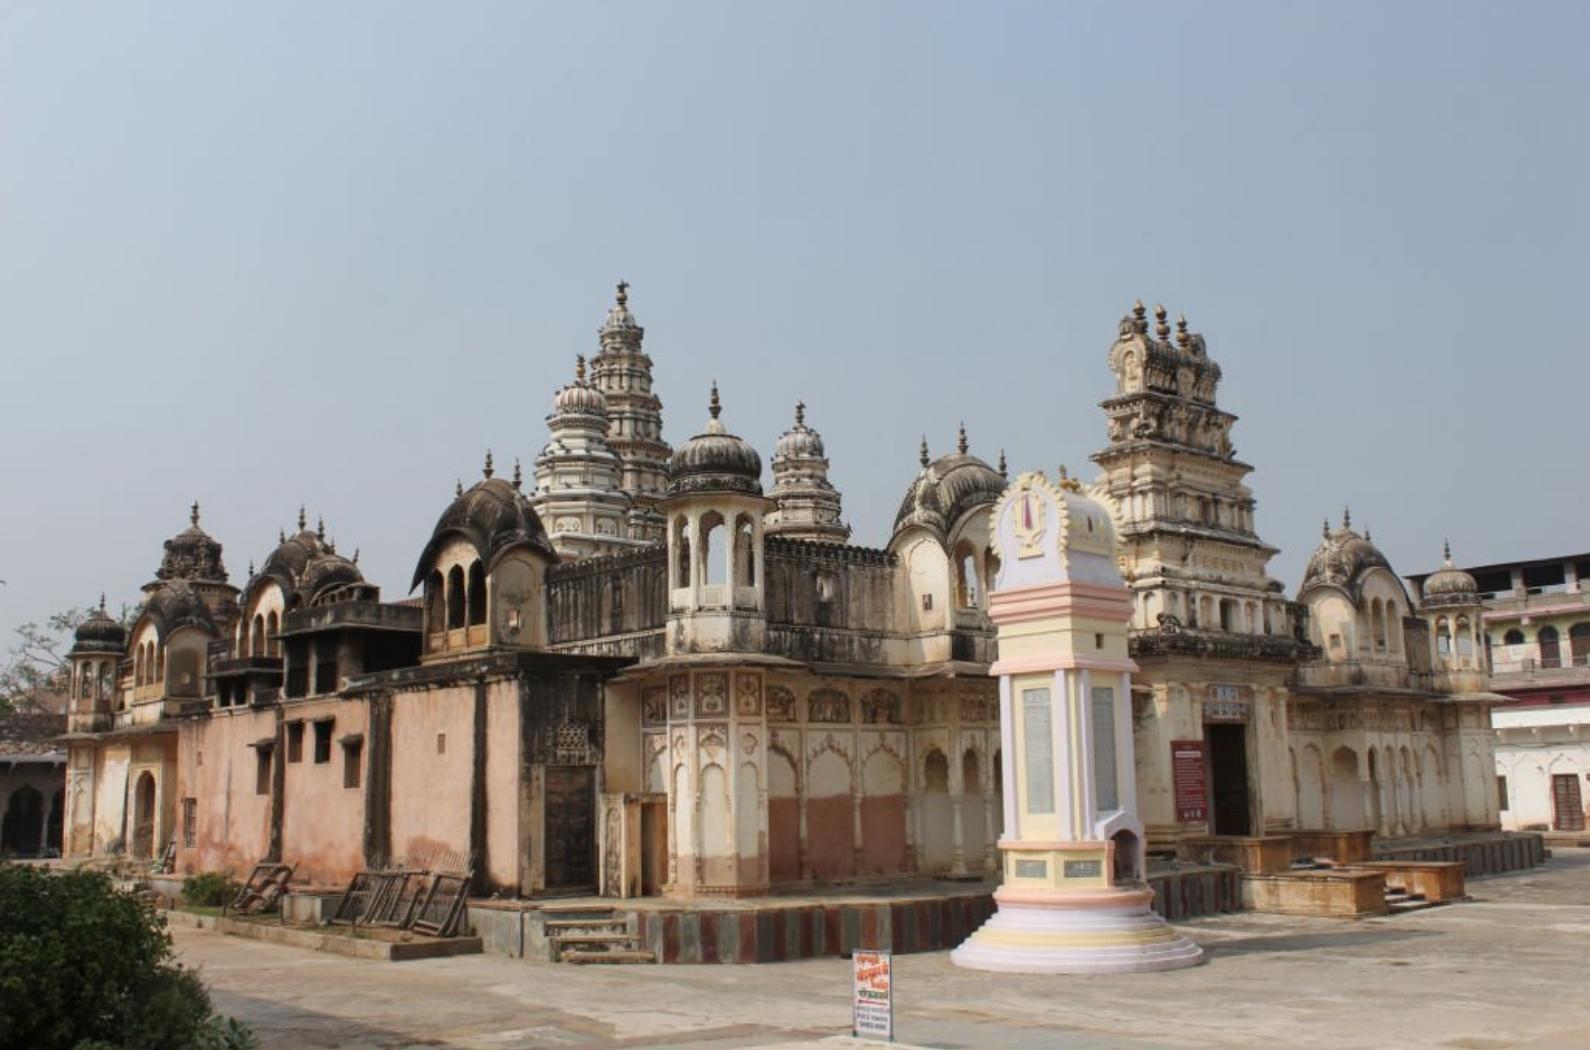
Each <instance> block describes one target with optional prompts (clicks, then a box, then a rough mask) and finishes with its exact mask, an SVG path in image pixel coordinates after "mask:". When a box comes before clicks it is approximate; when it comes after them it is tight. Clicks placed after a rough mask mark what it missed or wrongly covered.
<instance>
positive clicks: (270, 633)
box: [265, 609, 282, 656]
mask: <svg viewBox="0 0 1590 1050" xmlns="http://www.w3.org/2000/svg"><path fill="white" fill-rule="evenodd" d="M281 634H282V624H281V621H280V620H279V619H277V618H276V610H275V609H272V610H271V614H270V615H269V616H267V617H266V618H265V653H266V655H268V656H280V655H281V654H282V639H281Z"/></svg>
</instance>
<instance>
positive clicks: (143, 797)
mask: <svg viewBox="0 0 1590 1050" xmlns="http://www.w3.org/2000/svg"><path fill="white" fill-rule="evenodd" d="M132 852H133V856H135V857H137V858H139V859H140V860H148V859H150V858H151V857H153V856H154V855H155V778H154V775H153V774H151V773H150V772H149V771H148V770H147V769H146V770H144V771H143V772H142V773H140V774H139V775H138V786H137V787H136V788H135V789H134V791H133V838H132Z"/></svg>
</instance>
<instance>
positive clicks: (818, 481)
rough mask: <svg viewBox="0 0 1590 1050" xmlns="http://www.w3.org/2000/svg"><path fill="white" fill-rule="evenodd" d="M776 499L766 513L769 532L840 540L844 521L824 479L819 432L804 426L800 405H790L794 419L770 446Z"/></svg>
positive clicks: (825, 462) (844, 538) (845, 528)
mask: <svg viewBox="0 0 1590 1050" xmlns="http://www.w3.org/2000/svg"><path fill="white" fill-rule="evenodd" d="M768 495H770V496H771V497H772V498H773V500H774V502H775V503H776V504H777V506H776V507H775V509H774V510H772V511H770V512H769V513H768V515H767V522H766V529H767V535H769V536H782V537H785V538H787V539H796V540H811V541H814V542H818V543H844V542H846V541H847V540H849V539H850V526H849V525H847V524H845V522H844V521H843V520H842V519H841V517H840V513H841V506H840V502H841V501H840V495H839V490H838V489H836V488H834V486H833V483H832V482H830V481H829V480H828V459H827V457H826V456H825V455H824V453H823V439H822V435H820V434H818V433H817V431H815V430H813V429H812V428H811V427H809V426H807V425H806V405H805V404H804V403H803V402H796V404H795V424H794V425H793V426H792V427H790V428H789V429H788V430H786V431H785V432H784V434H783V436H781V437H780V438H779V439H778V444H777V445H775V446H774V448H773V489H772V491H771V492H769V493H768Z"/></svg>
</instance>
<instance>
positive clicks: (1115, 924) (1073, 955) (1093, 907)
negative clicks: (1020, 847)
mask: <svg viewBox="0 0 1590 1050" xmlns="http://www.w3.org/2000/svg"><path fill="white" fill-rule="evenodd" d="M1057 896H1058V895H1057ZM1082 896H1083V897H1084V898H1085V899H1086V900H1085V901H1075V902H1066V901H1065V900H1064V899H1063V898H1058V899H1055V900H1052V901H1045V902H1044V903H1043V904H1034V903H1027V901H1031V900H1032V899H1033V896H1032V895H1028V894H1023V895H1022V898H1023V903H1019V904H1018V903H1014V902H1010V901H1005V900H1002V901H1000V902H999V910H998V911H996V912H995V913H994V915H993V917H992V918H990V919H989V920H988V921H987V922H985V923H984V924H983V925H982V927H981V928H979V929H978V931H977V932H976V933H974V934H972V935H971V937H969V938H967V940H966V943H964V944H962V945H961V946H960V947H959V948H956V949H955V950H954V951H953V952H951V953H950V961H951V962H953V963H954V964H955V965H956V966H964V967H966V968H968V969H972V970H996V971H1001V972H1005V973H1147V972H1150V971H1154V970H1180V969H1182V968H1184V967H1188V966H1197V965H1198V964H1199V963H1201V962H1203V957H1204V953H1203V949H1202V948H1200V947H1198V945H1196V944H1194V943H1193V942H1192V941H1191V940H1189V939H1188V938H1187V937H1186V936H1185V935H1183V934H1182V933H1180V932H1178V931H1177V930H1176V928H1175V927H1173V926H1171V925H1170V924H1169V923H1167V922H1166V921H1165V920H1164V919H1162V918H1160V917H1159V916H1158V915H1156V914H1155V913H1154V912H1153V911H1152V910H1150V909H1149V907H1148V905H1147V903H1146V901H1147V895H1146V894H1141V893H1132V892H1126V893H1121V894H1120V895H1119V896H1118V897H1117V898H1116V899H1115V900H1113V901H1110V900H1107V899H1106V898H1107V897H1110V896H1115V895H1114V894H1109V893H1108V891H1106V892H1105V893H1097V894H1095V893H1089V894H1084V895H1082ZM998 897H999V895H998V894H996V899H997V898H998Z"/></svg>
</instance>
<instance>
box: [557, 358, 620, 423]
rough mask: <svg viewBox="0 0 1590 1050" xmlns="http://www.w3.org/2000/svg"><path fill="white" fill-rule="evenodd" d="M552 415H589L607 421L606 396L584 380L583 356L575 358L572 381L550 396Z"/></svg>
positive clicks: (603, 421)
mask: <svg viewBox="0 0 1590 1050" xmlns="http://www.w3.org/2000/svg"><path fill="white" fill-rule="evenodd" d="M552 414H553V415H554V416H591V417H592V418H593V419H599V420H600V421H601V422H602V424H603V425H604V426H605V425H606V423H607V398H606V397H604V396H603V395H602V392H601V391H600V390H598V389H596V387H594V386H590V385H589V384H587V383H586V381H585V358H584V357H583V356H581V357H577V358H575V366H574V382H572V383H570V384H569V385H568V386H566V387H564V388H563V389H562V390H559V391H558V392H557V393H556V394H555V395H553V398H552Z"/></svg>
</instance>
